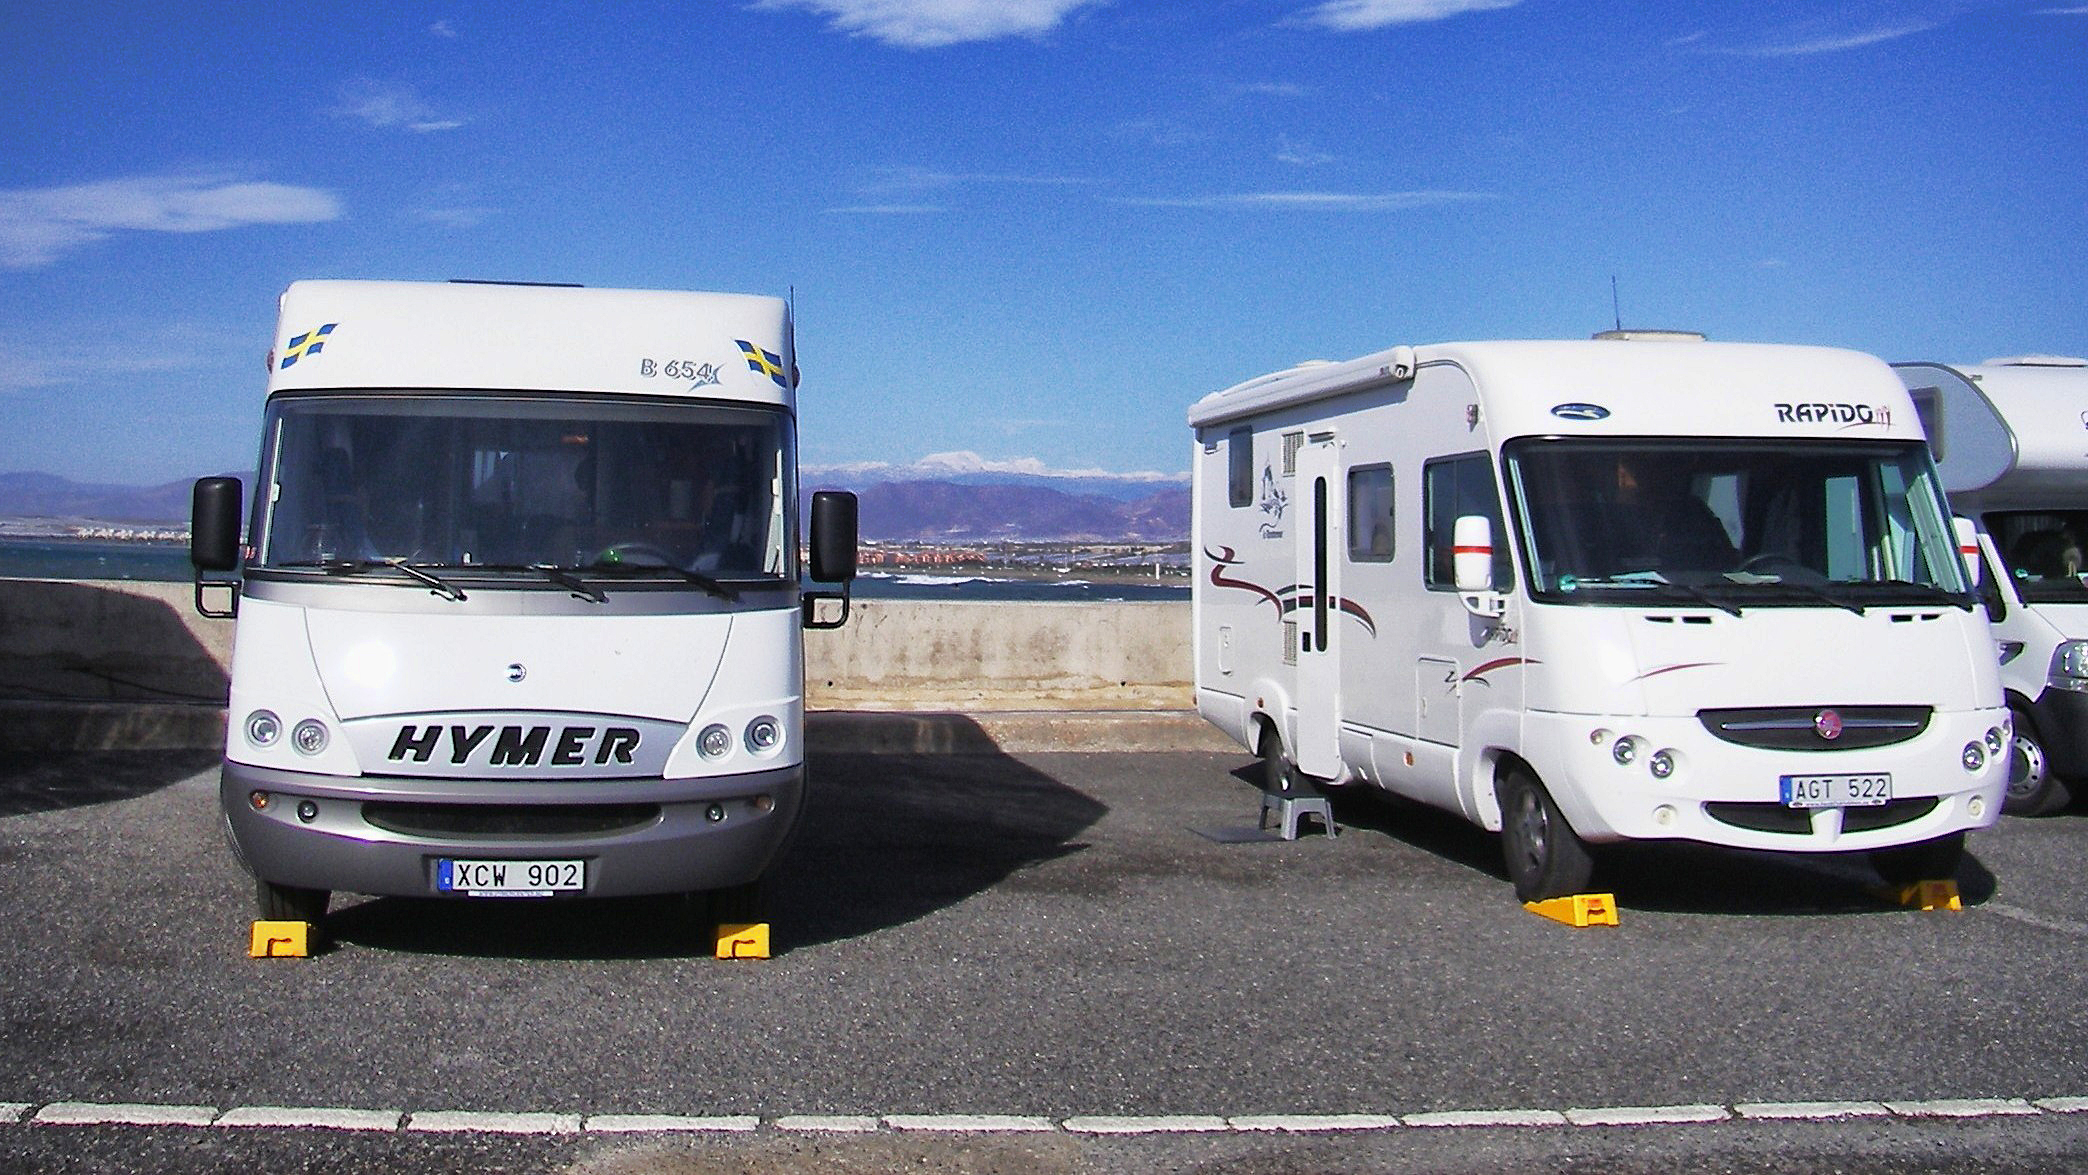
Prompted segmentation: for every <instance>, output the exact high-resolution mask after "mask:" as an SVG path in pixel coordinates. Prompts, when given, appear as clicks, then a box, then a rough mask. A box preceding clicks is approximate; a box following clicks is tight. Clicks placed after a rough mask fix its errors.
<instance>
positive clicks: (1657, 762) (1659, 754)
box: [1646, 749, 1675, 779]
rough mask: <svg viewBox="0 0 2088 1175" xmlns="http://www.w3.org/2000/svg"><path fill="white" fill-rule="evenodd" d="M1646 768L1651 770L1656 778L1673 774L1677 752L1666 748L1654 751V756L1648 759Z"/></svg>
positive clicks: (1663, 777)
mask: <svg viewBox="0 0 2088 1175" xmlns="http://www.w3.org/2000/svg"><path fill="white" fill-rule="evenodd" d="M1646 770H1648V771H1651V772H1652V773H1653V778H1655V779H1666V778H1667V777H1668V776H1670V775H1673V774H1674V773H1675V752H1673V751H1670V750H1666V749H1662V750H1658V751H1655V752H1653V757H1652V758H1650V759H1648V760H1646Z"/></svg>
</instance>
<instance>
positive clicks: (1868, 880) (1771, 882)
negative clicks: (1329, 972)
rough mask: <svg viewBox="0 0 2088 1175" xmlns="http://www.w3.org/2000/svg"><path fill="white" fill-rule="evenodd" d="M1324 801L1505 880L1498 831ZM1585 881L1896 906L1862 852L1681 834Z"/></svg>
mask: <svg viewBox="0 0 2088 1175" xmlns="http://www.w3.org/2000/svg"><path fill="white" fill-rule="evenodd" d="M1261 770H1262V769H1261V765H1260V764H1259V763H1252V764H1248V765H1246V766H1243V767H1241V768H1239V769H1238V770H1236V771H1234V772H1233V773H1232V774H1233V776H1234V778H1236V779H1239V780H1240V781H1242V782H1244V783H1247V784H1249V785H1252V786H1254V787H1257V788H1258V787H1260V786H1261ZM1331 799H1332V802H1333V807H1334V819H1335V821H1336V822H1337V823H1339V824H1340V825H1341V826H1342V827H1343V828H1344V829H1357V830H1361V831H1365V832H1369V833H1376V834H1382V835H1385V836H1389V837H1391V838H1393V839H1395V840H1398V841H1401V842H1402V843H1405V844H1408V845H1411V846H1413V847H1414V848H1417V849H1420V850H1421V851H1423V852H1426V853H1430V854H1433V855H1435V856H1437V857H1440V858H1442V859H1444V860H1446V861H1452V862H1455V863H1456V864H1459V865H1462V866H1464V867H1465V868H1467V869H1470V870H1472V871H1473V872H1475V873H1483V874H1485V875H1486V876H1488V877H1490V878H1492V879H1494V880H1496V881H1498V882H1499V883H1500V884H1501V885H1502V886H1504V887H1505V886H1507V885H1508V884H1509V883H1508V873H1507V869H1506V867H1505V866H1504V865H1503V864H1502V862H1501V845H1500V838H1499V837H1498V836H1496V835H1494V834H1493V833H1490V832H1486V831H1485V830H1483V829H1481V828H1480V827H1479V826H1477V825H1475V824H1471V823H1468V822H1467V821H1465V820H1464V819H1462V818H1460V817H1457V816H1453V815H1451V814H1450V813H1448V812H1443V811H1440V810H1438V809H1435V808H1429V807H1425V806H1423V805H1421V804H1416V803H1413V802H1411V801H1407V800H1403V799H1400V798H1398V797H1396V796H1392V795H1388V794H1386V793H1384V792H1379V791H1377V790H1375V789H1372V788H1369V787H1353V788H1347V789H1343V790H1342V791H1340V792H1338V793H1336V794H1335V795H1334V796H1332V797H1331ZM1978 845H1979V836H1978V834H1977V833H1974V834H1973V836H1972V838H1971V840H1970V842H1969V844H1968V846H1967V848H1966V852H1965V858H1964V861H1963V862H1962V863H1961V864H1960V865H1959V866H1958V872H1957V878H1956V880H1957V883H1958V897H1959V900H1960V901H1961V902H1962V903H1963V904H1965V905H1967V906H1973V905H1978V904H1979V903H1981V902H1984V901H1986V900H1988V899H1989V898H1991V897H1993V895H1994V891H1995V888H1996V881H1995V878H1994V875H1993V873H1992V872H1991V871H1989V870H1988V869H1987V867H1986V866H1985V865H1984V864H1982V863H1981V862H1980V860H1979V858H1978V856H1977V853H1976V850H1977V848H1978ZM1590 888H1591V889H1592V890H1593V891H1594V892H1597V893H1610V894H1614V895H1615V896H1616V899H1617V905H1618V907H1619V908H1621V909H1628V910H1644V911H1648V912H1657V913H1665V914H1733V915H1752V916H1761V915H1771V916H1775V915H1785V916H1793V917H1796V916H1807V915H1820V914H1875V913H1879V912H1882V911H1888V910H1896V909H1898V908H1899V907H1898V906H1897V905H1896V904H1895V903H1894V902H1893V901H1892V900H1891V898H1890V897H1889V896H1888V895H1886V894H1885V892H1884V884H1883V882H1882V881H1880V879H1879V878H1878V875H1877V874H1876V872H1874V871H1873V870H1872V869H1871V867H1870V864H1869V863H1868V861H1867V860H1866V859H1865V857H1864V855H1863V854H1862V853H1837V854H1811V853H1807V854H1799V853H1765V852H1753V851H1747V850H1740V849H1726V848H1718V847H1715V846H1711V845H1700V844H1691V843H1686V842H1681V841H1674V842H1660V841H1641V842H1637V843H1632V844H1622V845H1612V846H1607V847H1604V848H1601V849H1598V850H1597V852H1596V858H1595V878H1594V882H1593V883H1592V885H1591V886H1590Z"/></svg>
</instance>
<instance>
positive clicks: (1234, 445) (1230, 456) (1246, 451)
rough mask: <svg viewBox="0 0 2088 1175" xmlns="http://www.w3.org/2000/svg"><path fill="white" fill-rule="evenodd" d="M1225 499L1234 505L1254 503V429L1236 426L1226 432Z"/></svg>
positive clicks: (1250, 504)
mask: <svg viewBox="0 0 2088 1175" xmlns="http://www.w3.org/2000/svg"><path fill="white" fill-rule="evenodd" d="M1225 500H1226V502H1227V504H1229V505H1232V506H1252V505H1254V430H1253V429H1251V428H1236V429H1234V430H1232V431H1231V432H1229V433H1227V434H1225Z"/></svg>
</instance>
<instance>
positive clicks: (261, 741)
mask: <svg viewBox="0 0 2088 1175" xmlns="http://www.w3.org/2000/svg"><path fill="white" fill-rule="evenodd" d="M282 737H283V720H282V719H280V718H278V717H276V716H275V713H274V711H271V710H256V711H254V712H253V713H251V714H249V715H247V720H246V738H247V741H248V742H250V743H252V744H254V745H255V746H257V747H272V746H274V745H275V744H276V740H277V739H279V738H282Z"/></svg>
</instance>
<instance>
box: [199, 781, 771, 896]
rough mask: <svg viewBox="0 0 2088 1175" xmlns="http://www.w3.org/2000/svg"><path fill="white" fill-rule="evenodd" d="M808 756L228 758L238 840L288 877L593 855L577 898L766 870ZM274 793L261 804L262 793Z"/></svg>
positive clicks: (267, 874) (240, 847) (681, 888)
mask: <svg viewBox="0 0 2088 1175" xmlns="http://www.w3.org/2000/svg"><path fill="white" fill-rule="evenodd" d="M804 783H805V771H804V766H803V765H802V764H798V765H794V766H790V767H784V768H778V769H774V770H769V771H758V772H749V773H747V774H744V775H731V776H722V777H713V778H707V779H666V780H662V779H636V780H601V781H586V782H570V781H561V782H541V783H532V782H520V781H516V780H486V781H478V780H454V779H410V778H388V777H360V778H342V777H339V776H330V775H312V774H307V773H303V772H294V771H282V770H277V769H274V768H266V767H251V766H246V765H243V764H238V763H230V762H228V763H226V764H225V765H224V770H223V774H222V775H221V776H220V782H219V791H218V798H219V803H220V805H221V807H222V808H223V811H224V814H225V821H226V825H227V828H228V831H229V833H230V836H231V840H232V844H233V848H234V851H235V852H237V853H238V855H239V858H240V861H241V863H242V864H244V865H245V866H246V868H247V870H248V871H249V872H251V873H252V874H254V875H255V876H256V877H258V878H260V879H262V880H264V881H270V882H273V883H275V884H277V885H285V886H297V887H300V888H305V889H324V890H334V891H338V892H344V893H362V894H374V895H383V896H394V897H413V896H423V897H425V896H442V895H441V894H440V891H438V889H437V888H436V884H435V874H436V864H435V863H436V862H437V861H438V860H440V859H442V858H445V857H449V858H465V859H500V860H554V859H559V860H562V859H574V858H577V859H580V860H584V861H585V862H587V870H586V885H585V888H584V889H583V890H582V891H580V892H579V894H578V895H576V896H583V897H624V896H633V895H641V894H666V893H686V892H693V891H697V890H708V889H720V888H724V887H726V886H733V885H740V884H743V883H745V882H749V881H752V880H754V879H755V878H757V877H759V876H760V875H761V874H762V872H763V871H764V870H766V869H767V868H768V866H769V863H770V862H771V861H772V860H773V859H774V857H775V856H776V854H777V852H778V851H779V850H780V849H781V847H782V845H783V843H784V841H785V839H786V838H787V837H788V836H789V834H790V831H791V829H792V827H793V826H794V825H795V824H796V822H797V818H798V814H799V811H800V810H801V808H802V806H803V803H804V790H805V789H804ZM256 792H260V793H265V794H266V795H267V796H268V797H269V802H268V804H267V806H266V807H265V808H261V809H257V808H256V807H255V806H254V804H253V803H252V801H251V797H252V796H253V794H254V793H256Z"/></svg>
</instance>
